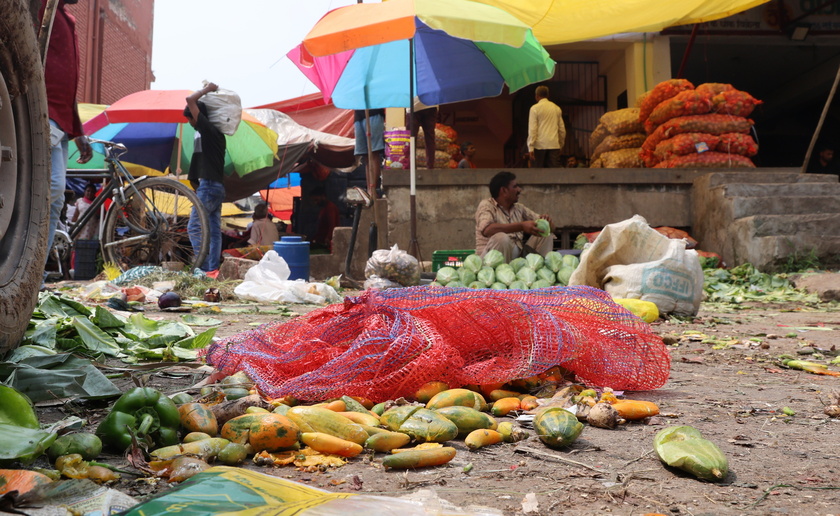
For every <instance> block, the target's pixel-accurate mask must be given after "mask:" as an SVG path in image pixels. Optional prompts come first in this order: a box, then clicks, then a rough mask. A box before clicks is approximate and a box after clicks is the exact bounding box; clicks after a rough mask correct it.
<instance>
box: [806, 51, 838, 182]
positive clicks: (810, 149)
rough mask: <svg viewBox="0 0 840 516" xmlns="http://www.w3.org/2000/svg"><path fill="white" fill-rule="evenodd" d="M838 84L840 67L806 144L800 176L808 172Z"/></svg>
mask: <svg viewBox="0 0 840 516" xmlns="http://www.w3.org/2000/svg"><path fill="white" fill-rule="evenodd" d="M838 82H840V67H838V68H837V75H835V76H834V84H832V85H831V91H830V92H828V98H827V99H826V100H825V105H824V106H823V110H822V115H820V121H819V122H817V128H816V129H815V130H814V135H813V136H811V143H810V144H808V151H807V152H806V153H805V161H804V162H803V163H802V168H801V169H800V170H799V172H800V173H801V174H804V173H805V172H807V171H808V162H810V161H811V153H812V152H814V146H815V145H816V144H817V138H818V137H819V136H820V131H822V126H823V123H825V118H826V117H827V116H828V110H829V108H830V107H831V101H832V100H834V94H835V93H837V83H838Z"/></svg>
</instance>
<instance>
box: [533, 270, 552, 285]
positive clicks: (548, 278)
mask: <svg viewBox="0 0 840 516" xmlns="http://www.w3.org/2000/svg"><path fill="white" fill-rule="evenodd" d="M537 280H543V281H545V282H546V283H547V284H548V286H551V285H554V282H555V281H557V277H556V276H555V275H554V273H553V272H551V269H549V268H548V267H543V268H542V269H540V270H538V271H537Z"/></svg>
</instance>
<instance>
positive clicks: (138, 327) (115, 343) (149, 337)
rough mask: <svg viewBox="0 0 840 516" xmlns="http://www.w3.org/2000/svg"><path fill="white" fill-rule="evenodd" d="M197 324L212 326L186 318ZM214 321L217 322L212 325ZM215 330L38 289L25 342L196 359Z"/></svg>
mask: <svg viewBox="0 0 840 516" xmlns="http://www.w3.org/2000/svg"><path fill="white" fill-rule="evenodd" d="M187 321H190V322H191V323H192V324H194V325H196V326H210V325H214V326H215V325H216V324H218V323H220V322H221V321H218V320H217V319H211V318H194V319H187ZM217 321H218V323H217ZM215 333H216V328H210V329H208V330H205V331H203V332H201V333H199V334H196V332H195V331H194V330H193V329H192V328H191V327H190V326H189V325H188V324H185V323H184V322H179V321H155V320H152V319H149V318H147V317H146V316H144V315H143V314H141V313H135V314H132V315H131V316H130V317H128V318H125V317H122V316H120V315H118V314H115V313H112V312H110V311H108V310H107V309H105V308H103V307H101V306H94V307H93V309H92V310H91V309H90V308H88V307H86V306H85V305H83V304H81V303H79V302H77V301H74V300H72V299H69V298H67V297H64V296H56V295H54V294H51V293H49V292H45V293H42V294H41V295H40V296H39V299H38V306H37V308H36V309H35V312H34V313H33V315H32V318H31V320H30V321H29V328H28V329H27V332H26V335H25V336H24V341H23V344H24V345H36V346H41V347H43V348H46V349H51V350H55V351H63V352H70V353H75V354H79V355H82V356H86V357H90V358H100V357H103V356H104V357H115V358H120V359H122V360H123V361H125V362H128V363H135V362H137V361H139V360H168V361H179V360H195V359H196V358H198V350H199V349H201V348H204V347H205V346H207V345H208V344H210V342H211V341H212V339H213V336H214V335H215Z"/></svg>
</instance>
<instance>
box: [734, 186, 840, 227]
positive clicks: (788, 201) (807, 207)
mask: <svg viewBox="0 0 840 516" xmlns="http://www.w3.org/2000/svg"><path fill="white" fill-rule="evenodd" d="M838 186H840V185H838ZM729 199H730V202H731V203H732V216H733V217H734V218H735V219H741V218H744V217H749V216H751V215H811V214H814V215H819V214H838V215H840V192H838V194H837V195H822V196H816V195H813V196H805V195H801V196H793V197H778V196H770V195H768V196H761V197H730V198H729Z"/></svg>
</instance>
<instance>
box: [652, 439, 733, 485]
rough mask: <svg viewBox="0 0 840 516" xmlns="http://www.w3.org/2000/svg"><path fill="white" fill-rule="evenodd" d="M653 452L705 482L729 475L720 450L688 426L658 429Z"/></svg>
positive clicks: (670, 464) (724, 458)
mask: <svg viewBox="0 0 840 516" xmlns="http://www.w3.org/2000/svg"><path fill="white" fill-rule="evenodd" d="M653 450H654V452H656V455H657V456H658V457H659V460H661V461H662V462H664V463H665V464H667V465H669V466H672V467H675V468H679V469H681V470H683V471H686V472H688V473H691V474H692V475H694V476H696V477H698V478H702V479H704V480H710V481H712V482H718V481H720V480H723V479H724V477H726V474H727V473H728V472H729V463H728V461H727V460H726V456H725V455H724V454H723V452H722V451H720V448H718V447H717V446H716V445H715V444H714V443H713V442H711V441H708V440H706V439H704V438H703V436H702V435H701V434H700V432H699V431H698V430H697V429H696V428H694V427H691V426H675V427H671V428H666V429H664V430H660V431H659V432H658V433H657V434H656V436H655V437H654V438H653Z"/></svg>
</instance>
